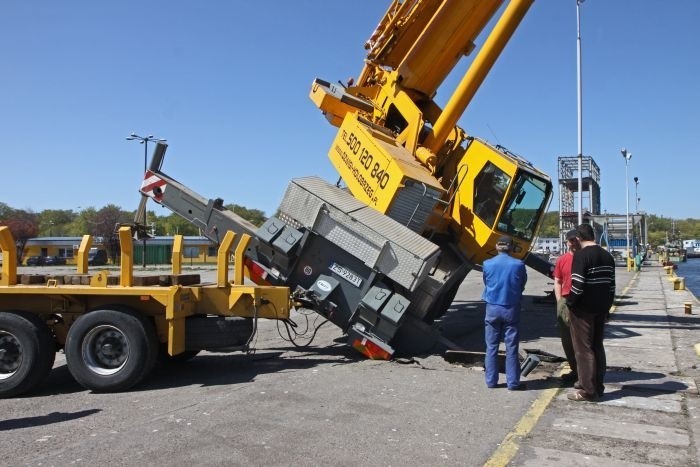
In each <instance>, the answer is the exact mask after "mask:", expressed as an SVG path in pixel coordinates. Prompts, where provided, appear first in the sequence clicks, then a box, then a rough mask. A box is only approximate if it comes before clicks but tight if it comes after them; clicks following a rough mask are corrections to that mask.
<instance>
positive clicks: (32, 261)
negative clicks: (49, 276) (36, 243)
mask: <svg viewBox="0 0 700 467" xmlns="http://www.w3.org/2000/svg"><path fill="white" fill-rule="evenodd" d="M24 264H26V265H27V266H42V265H43V264H44V257H43V256H30V257H29V258H27V260H26V261H25V262H24Z"/></svg>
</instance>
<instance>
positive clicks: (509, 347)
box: [484, 303, 520, 389]
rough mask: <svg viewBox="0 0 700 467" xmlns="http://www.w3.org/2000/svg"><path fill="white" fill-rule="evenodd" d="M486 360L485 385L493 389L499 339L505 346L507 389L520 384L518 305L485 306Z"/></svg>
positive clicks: (496, 374)
mask: <svg viewBox="0 0 700 467" xmlns="http://www.w3.org/2000/svg"><path fill="white" fill-rule="evenodd" d="M484 323H485V324H486V328H485V332H484V336H485V338H486V358H485V359H484V369H485V373H486V385H487V386H488V387H494V386H496V384H498V345H499V344H500V342H501V339H503V340H504V341H505V344H506V383H507V385H508V387H509V388H511V389H512V388H515V387H517V386H518V384H520V361H519V360H518V345H519V344H520V331H519V330H518V324H520V305H519V304H518V305H512V306H501V305H491V304H488V303H487V304H486V318H485V320H484Z"/></svg>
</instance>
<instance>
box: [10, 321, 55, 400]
mask: <svg viewBox="0 0 700 467" xmlns="http://www.w3.org/2000/svg"><path fill="white" fill-rule="evenodd" d="M55 358H56V341H55V339H54V337H53V335H52V333H51V330H50V329H49V327H48V326H47V325H46V323H45V322H44V321H42V319H41V318H40V317H39V316H37V315H36V314H34V313H29V312H26V311H18V310H13V311H3V312H0V397H2V398H5V397H13V396H18V395H20V394H24V393H26V392H29V391H31V390H32V389H34V388H35V387H36V386H37V385H38V384H39V383H41V382H42V381H43V380H44V379H45V378H46V376H47V375H48V374H49V372H50V371H51V368H52V367H53V362H54V359H55Z"/></svg>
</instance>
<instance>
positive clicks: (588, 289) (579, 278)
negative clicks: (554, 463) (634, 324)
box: [566, 224, 615, 401]
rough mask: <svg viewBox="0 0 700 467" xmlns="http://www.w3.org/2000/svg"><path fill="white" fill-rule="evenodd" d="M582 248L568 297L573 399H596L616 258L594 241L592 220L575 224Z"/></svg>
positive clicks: (599, 393)
mask: <svg viewBox="0 0 700 467" xmlns="http://www.w3.org/2000/svg"><path fill="white" fill-rule="evenodd" d="M576 230H577V231H578V233H579V235H580V238H581V249H580V250H578V251H577V252H576V253H574V259H573V263H572V266H571V292H570V293H569V296H568V297H567V298H566V305H567V306H568V307H569V311H570V316H569V318H570V326H571V338H572V340H573V344H574V353H575V354H576V366H577V369H578V383H577V384H576V385H574V387H575V388H576V389H577V391H576V392H573V393H571V394H569V395H568V396H567V397H568V398H569V399H570V400H573V401H595V400H597V399H598V398H599V397H600V396H602V395H603V391H604V390H605V386H603V381H604V380H605V365H606V359H605V348H604V347H603V333H604V328H605V322H606V321H607V320H608V317H609V314H610V308H611V307H612V305H613V302H614V300H615V260H614V259H613V257H612V255H611V254H610V253H608V252H607V251H606V250H605V249H603V248H601V247H600V246H599V245H597V244H596V243H595V234H594V232H593V228H592V227H591V226H590V225H589V224H581V225H579V226H578V227H576Z"/></svg>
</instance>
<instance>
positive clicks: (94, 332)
mask: <svg viewBox="0 0 700 467" xmlns="http://www.w3.org/2000/svg"><path fill="white" fill-rule="evenodd" d="M157 339H158V338H157V335H156V332H155V328H154V327H153V324H152V323H151V322H150V321H148V320H147V319H145V318H144V317H142V316H140V315H139V314H137V313H135V312H133V311H130V310H128V309H123V308H120V309H118V310H117V309H103V310H95V311H91V312H89V313H87V314H85V315H83V316H81V317H80V318H78V319H77V320H76V322H75V323H74V324H73V326H71V328H70V329H69V331H68V337H67V339H66V346H65V352H66V361H67V363H68V370H70V372H71V374H72V375H73V377H74V378H75V379H76V381H78V383H80V384H81V385H83V386H85V387H86V388H88V389H90V390H92V391H95V392H117V391H124V390H127V389H129V388H131V387H132V386H134V385H136V384H138V383H139V382H141V381H142V380H143V379H144V378H145V377H146V375H148V373H150V371H151V370H152V369H153V366H154V365H155V362H156V358H157V357H158V340H157Z"/></svg>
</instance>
